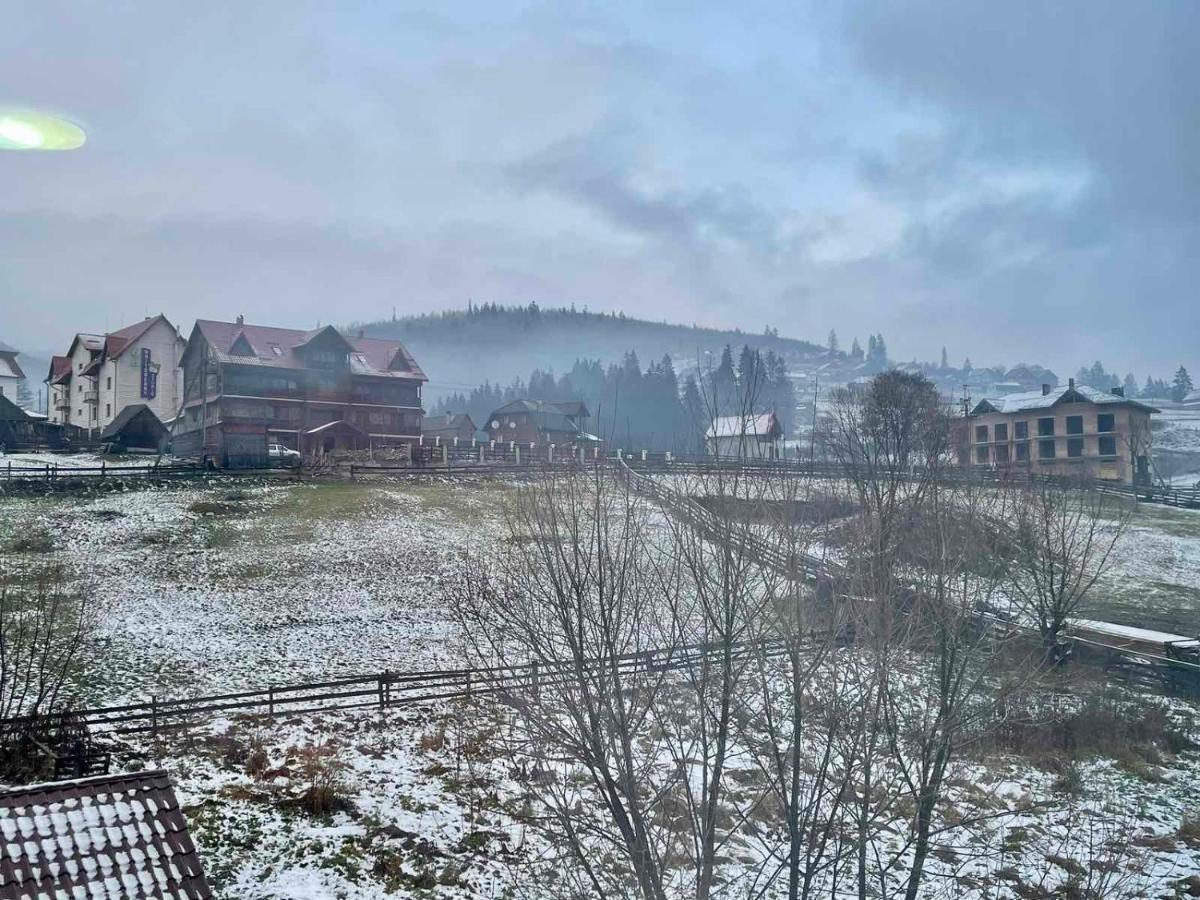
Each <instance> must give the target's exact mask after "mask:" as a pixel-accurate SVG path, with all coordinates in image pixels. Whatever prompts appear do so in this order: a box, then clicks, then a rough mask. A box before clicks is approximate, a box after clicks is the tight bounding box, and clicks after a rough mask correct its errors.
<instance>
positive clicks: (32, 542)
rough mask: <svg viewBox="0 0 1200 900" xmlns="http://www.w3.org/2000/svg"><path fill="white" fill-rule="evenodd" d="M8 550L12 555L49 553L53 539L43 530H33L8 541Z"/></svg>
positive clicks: (51, 549) (52, 546) (52, 545)
mask: <svg viewBox="0 0 1200 900" xmlns="http://www.w3.org/2000/svg"><path fill="white" fill-rule="evenodd" d="M8 550H9V551H11V552H13V553H50V552H51V551H53V550H54V537H53V536H52V535H51V534H50V532H49V531H48V530H47V529H45V528H33V529H30V530H29V531H27V532H25V533H24V534H18V535H17V536H16V537H14V538H13V539H12V540H10V541H9V542H8Z"/></svg>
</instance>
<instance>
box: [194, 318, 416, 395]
mask: <svg viewBox="0 0 1200 900" xmlns="http://www.w3.org/2000/svg"><path fill="white" fill-rule="evenodd" d="M196 327H197V328H198V329H199V330H200V333H201V334H203V335H204V338H205V340H207V341H208V343H209V346H210V347H212V348H213V350H215V351H216V352H217V355H218V358H219V359H221V361H222V362H232V363H242V364H247V365H263V366H272V367H275V368H281V369H304V368H307V365H306V364H305V362H304V360H303V359H302V358H301V357H299V356H297V355H296V353H295V350H296V348H298V347H302V346H304V345H305V344H307V343H308V342H309V341H311V340H312V339H313V338H314V337H316V336H317V335H318V334H319V333H321V332H322V331H325V330H326V329H328V330H330V331H333V332H334V333H336V334H338V335H339V336H340V337H341V338H342V339H343V340H345V341H346V343H348V344H349V345H350V346H351V348H353V353H352V354H351V367H352V369H353V371H354V372H355V373H356V374H360V375H400V376H403V377H406V378H419V379H420V380H422V381H426V380H427V379H426V378H425V373H424V372H423V371H421V367H420V366H418V365H417V361H416V360H415V359H413V357H412V354H411V353H409V352H408V350H407V349H406V348H405V347H404V345H403V344H402V343H401V342H400V341H385V340H379V339H378V338H366V337H349V336H347V335H345V334H342V333H341V332H340V331H337V329H335V328H331V327H329V326H326V328H318V329H314V330H312V331H301V330H299V329H297V328H274V327H272V326H269V325H245V324H239V323H237V322H214V321H212V320H210V319H199V320H197V322H196ZM239 336H242V337H245V339H246V341H247V342H248V343H249V344H250V347H251V348H252V349H253V351H254V356H252V357H247V356H241V355H238V354H231V353H230V351H231V350H232V349H233V344H234V342H235V341H236V340H237V339H238V337H239ZM355 357H358V359H355Z"/></svg>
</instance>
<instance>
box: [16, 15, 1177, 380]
mask: <svg viewBox="0 0 1200 900" xmlns="http://www.w3.org/2000/svg"><path fill="white" fill-rule="evenodd" d="M1198 22H1200V8H1197V7H1196V6H1195V5H1194V4H1182V3H1181V4H1165V3H1164V4H1127V3H1118V2H1109V0H1104V2H1100V3H1088V4H1042V3H1033V2H1028V3H1024V2H1021V3H1015V4H1013V3H1004V4H997V3H986V4H985V3H965V4H964V3H940V4H936V5H934V4H928V3H906V4H892V5H879V4H869V5H867V4H864V5H862V6H861V7H858V6H850V7H845V8H839V11H838V12H837V13H832V12H830V8H829V7H828V6H826V5H823V4H822V5H815V4H814V5H813V6H812V7H805V6H803V5H793V4H787V5H784V4H778V5H776V4H772V3H767V4H763V5H753V4H752V5H750V6H748V7H738V8H736V9H734V8H729V7H727V6H725V5H719V4H696V5H689V7H688V10H687V15H685V16H679V15H675V14H673V13H672V11H671V10H670V9H668V8H658V7H654V8H645V7H632V6H631V7H628V8H621V7H620V6H616V7H595V8H592V9H590V10H588V11H587V12H579V11H564V10H563V9H562V8H561V7H539V6H528V7H526V6H523V5H520V4H514V5H511V6H510V5H508V4H503V3H502V4H488V5H481V6H479V7H478V8H476V9H473V10H472V9H469V8H456V9H455V10H454V11H449V10H447V9H445V8H442V9H437V10H435V11H430V10H427V9H421V8H414V7H410V6H402V5H391V4H387V5H378V6H376V7H356V8H347V7H344V6H341V5H337V6H335V5H333V4H320V3H303V2H301V3H287V4H283V3H271V2H268V3H264V4H253V5H250V6H246V5H244V4H202V5H200V6H198V7H194V8H189V10H187V11H186V12H181V11H180V9H179V8H170V7H169V6H168V5H160V4H110V5H106V6H105V8H103V9H102V8H100V7H91V6H82V5H79V4H74V3H66V2H63V3H54V2H46V3H39V4H25V5H23V7H22V8H21V9H19V10H18V11H16V12H15V13H10V14H9V15H8V17H7V18H6V23H5V24H6V27H5V29H4V30H3V31H0V85H3V88H0V90H2V91H3V96H0V104H3V103H6V102H19V103H22V104H31V105H37V106H44V107H48V108H52V109H58V110H61V111H64V112H70V113H73V114H74V115H76V116H77V117H79V118H80V119H82V120H83V121H84V122H85V124H86V125H87V126H88V128H89V132H90V134H91V141H90V143H89V145H88V146H87V148H85V150H84V151H81V152H79V153H77V154H72V155H61V156H48V155H41V156H35V155H28V154H27V155H14V154H8V155H6V156H4V157H3V158H2V159H0V339H3V340H6V341H7V342H8V343H17V344H22V345H25V346H27V347H29V348H31V349H38V350H43V349H50V348H52V347H54V346H57V345H58V344H60V343H62V342H63V338H64V335H67V334H69V333H70V332H72V331H74V330H77V329H80V328H95V327H99V326H100V325H102V324H104V323H103V322H99V323H98V322H97V321H96V319H97V317H99V316H107V317H108V319H109V322H108V324H110V325H117V324H119V323H120V322H122V321H124V320H125V319H129V318H133V317H136V316H140V315H141V314H142V313H143V311H144V310H146V309H150V310H155V311H157V310H159V309H161V310H163V311H165V312H167V313H168V314H170V315H172V317H173V318H175V319H176V320H178V321H180V322H181V324H184V325H186V324H187V323H188V322H189V321H190V319H191V318H193V317H195V316H199V315H214V316H216V315H235V314H237V313H238V312H243V313H245V314H247V315H249V316H254V317H258V318H263V319H270V320H272V321H279V322H281V323H297V324H307V323H312V322H315V321H317V320H318V319H320V320H330V319H334V318H337V319H362V318H368V317H371V316H380V315H389V314H390V312H391V309H392V306H393V305H395V306H397V307H398V308H399V309H400V310H401V311H419V310H423V309H427V308H431V307H438V306H446V305H452V304H453V305H461V304H464V303H465V302H466V300H467V299H468V298H469V297H473V298H474V299H476V300H495V301H499V302H528V301H529V300H537V301H538V302H540V303H559V302H561V303H570V302H578V303H586V304H588V305H589V306H590V307H591V308H593V309H598V308H605V309H620V308H623V309H626V310H627V311H628V312H631V313H637V314H645V315H649V316H651V317H653V318H670V319H678V320H681V321H685V322H691V321H698V322H702V323H709V324H725V325H738V326H741V327H744V328H746V329H759V328H761V327H762V326H763V325H764V324H771V325H774V326H777V327H779V328H780V329H781V330H784V331H789V332H791V333H794V334H797V335H799V336H807V337H814V336H816V337H820V336H822V335H824V334H825V332H827V331H828V329H829V328H830V327H836V328H837V329H838V330H839V332H840V333H842V335H843V337H844V339H845V341H846V342H847V343H848V341H849V337H850V336H852V335H853V334H854V333H856V332H857V333H859V334H860V335H865V334H866V333H868V332H876V331H883V332H885V334H886V335H887V337H888V343H889V346H890V347H891V348H892V349H893V350H894V352H896V353H897V354H898V355H900V356H903V357H909V356H913V355H918V356H925V357H933V356H935V355H936V353H937V351H938V350H939V349H940V347H941V345H942V344H947V345H949V346H950V347H951V350H952V353H953V354H954V355H956V356H957V355H967V354H970V355H971V356H972V357H973V358H974V359H975V360H976V361H977V362H981V361H983V360H984V359H986V358H987V356H988V354H989V353H992V354H995V356H996V357H997V358H998V359H1004V360H1008V361H1014V360H1016V359H1020V358H1025V359H1039V360H1041V361H1043V362H1046V363H1048V364H1050V365H1052V366H1054V367H1057V368H1060V369H1070V368H1073V367H1074V366H1076V365H1078V364H1079V363H1080V362H1082V361H1083V360H1084V359H1088V360H1090V359H1092V358H1095V357H1097V356H1099V357H1102V358H1103V359H1104V360H1105V362H1106V364H1108V365H1110V366H1111V367H1120V368H1126V367H1135V368H1137V369H1138V371H1139V372H1144V371H1145V370H1146V369H1147V368H1150V367H1154V368H1155V370H1156V371H1157V372H1165V371H1166V369H1168V368H1173V367H1174V365H1177V364H1178V362H1180V361H1184V362H1187V363H1189V364H1190V365H1192V366H1195V367H1197V368H1200V359H1197V357H1196V353H1197V351H1196V349H1195V341H1194V335H1195V334H1196V333H1197V332H1198V331H1200V303H1197V302H1196V297H1195V288H1194V284H1195V281H1196V273H1195V263H1194V260H1196V259H1198V258H1200V171H1198V169H1197V167H1198V166H1200V145H1198V143H1200V138H1198V137H1197V129H1198V128H1200V105H1198V100H1197V97H1198V93H1197V92H1198V91H1200V77H1198V73H1197V72H1196V68H1197V64H1196V61H1195V59H1194V58H1193V57H1194V52H1192V51H1193V50H1194V47H1195V46H1197V45H1200V25H1198ZM1048 326H1052V328H1051V327H1048ZM959 348H961V349H959Z"/></svg>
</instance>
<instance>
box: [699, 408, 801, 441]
mask: <svg viewBox="0 0 1200 900" xmlns="http://www.w3.org/2000/svg"><path fill="white" fill-rule="evenodd" d="M782 430H783V429H782V428H781V427H780V425H779V420H778V419H776V418H775V413H757V414H752V415H745V416H719V417H717V418H715V419H713V420H712V424H711V425H709V426H708V431H707V432H706V433H705V436H706V437H709V438H724V437H745V436H746V435H754V436H757V437H771V436H773V435H775V434H779V433H781V432H782Z"/></svg>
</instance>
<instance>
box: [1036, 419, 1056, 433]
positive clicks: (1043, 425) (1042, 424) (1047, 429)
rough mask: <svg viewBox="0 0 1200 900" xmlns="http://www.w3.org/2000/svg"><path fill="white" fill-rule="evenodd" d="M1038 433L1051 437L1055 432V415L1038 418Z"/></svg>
mask: <svg viewBox="0 0 1200 900" xmlns="http://www.w3.org/2000/svg"><path fill="white" fill-rule="evenodd" d="M1038 434H1039V435H1041V436H1042V437H1049V436H1050V435H1052V434H1054V417H1053V416H1051V417H1049V418H1047V419H1038Z"/></svg>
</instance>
